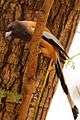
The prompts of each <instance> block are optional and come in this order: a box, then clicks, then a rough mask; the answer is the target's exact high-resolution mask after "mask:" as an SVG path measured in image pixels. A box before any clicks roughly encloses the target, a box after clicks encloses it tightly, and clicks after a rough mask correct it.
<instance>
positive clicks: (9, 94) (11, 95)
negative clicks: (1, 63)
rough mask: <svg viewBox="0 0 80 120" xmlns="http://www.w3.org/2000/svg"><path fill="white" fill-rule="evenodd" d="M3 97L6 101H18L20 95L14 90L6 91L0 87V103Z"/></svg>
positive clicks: (20, 97)
mask: <svg viewBox="0 0 80 120" xmlns="http://www.w3.org/2000/svg"><path fill="white" fill-rule="evenodd" d="M3 98H5V99H6V102H11V103H20V100H21V99H22V95H20V94H19V93H18V92H16V91H8V90H4V89H0V104H1V103H2V99H3Z"/></svg>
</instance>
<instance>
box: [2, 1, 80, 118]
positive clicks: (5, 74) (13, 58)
mask: <svg viewBox="0 0 80 120" xmlns="http://www.w3.org/2000/svg"><path fill="white" fill-rule="evenodd" d="M43 2H44V0H1V1H0V89H2V90H6V91H13V92H14V91H17V92H18V93H20V94H23V93H24V86H25V85H26V87H27V90H28V91H29V90H30V89H32V88H31V86H28V84H27V82H26V78H27V75H26V63H27V58H28V55H29V49H28V45H27V43H25V42H23V41H21V40H19V39H15V40H12V41H7V40H5V37H4V36H5V29H6V26H7V24H8V23H10V22H12V21H14V20H15V19H19V20H25V19H26V20H35V21H36V14H37V12H36V14H35V11H38V10H39V9H40V8H41V7H42V4H43ZM79 15H80V0H65V1H64V0H55V2H54V4H53V6H52V9H51V12H50V15H49V19H48V22H47V26H48V28H49V29H50V30H51V32H52V33H53V34H54V35H55V36H56V37H57V38H59V40H60V41H61V43H62V44H63V46H64V48H65V50H68V49H69V46H70V44H71V41H72V38H73V35H74V32H75V28H76V25H77V22H78V19H79ZM49 63H50V59H48V58H46V57H44V56H43V55H42V54H40V55H39V60H38V70H37V78H38V81H39V82H38V84H37V89H36V90H35V91H33V94H32V97H31V103H30V105H29V109H28V113H27V115H26V116H27V117H26V120H45V117H46V114H47V111H48V108H49V104H50V101H51V99H52V96H53V95H54V92H55V87H56V84H57V78H56V74H55V68H54V70H53V71H51V72H50V74H49V77H48V79H47V82H46V83H45V84H44V79H45V75H46V71H47V69H48V66H49ZM25 83H26V84H25ZM29 85H30V83H29ZM0 97H1V96H0ZM27 98H28V97H27ZM20 105H21V103H17V102H12V101H11V102H10V100H8V96H6V97H5V99H3V97H2V104H0V120H18V116H19V108H20ZM25 107H26V106H25ZM25 114H26V113H25Z"/></svg>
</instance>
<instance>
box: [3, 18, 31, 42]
mask: <svg viewBox="0 0 80 120" xmlns="http://www.w3.org/2000/svg"><path fill="white" fill-rule="evenodd" d="M30 36H31V35H30V34H29V32H28V31H27V28H26V27H25V25H24V24H22V23H21V21H18V20H17V21H14V22H12V23H10V24H9V25H8V26H7V29H6V34H5V37H6V38H7V39H12V38H20V39H22V40H27V38H29V37H30Z"/></svg>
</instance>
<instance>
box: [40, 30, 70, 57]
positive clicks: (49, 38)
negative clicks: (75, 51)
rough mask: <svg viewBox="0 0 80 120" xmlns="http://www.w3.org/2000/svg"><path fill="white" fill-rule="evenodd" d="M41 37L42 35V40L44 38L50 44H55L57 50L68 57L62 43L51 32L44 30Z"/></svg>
mask: <svg viewBox="0 0 80 120" xmlns="http://www.w3.org/2000/svg"><path fill="white" fill-rule="evenodd" d="M42 37H43V39H44V40H46V41H47V42H48V43H50V44H51V45H52V46H55V47H56V48H57V49H58V50H59V52H62V54H65V56H66V57H67V58H69V57H68V55H67V53H66V52H65V50H64V48H63V46H62V44H61V43H60V41H59V40H58V39H57V38H56V37H55V36H54V35H53V34H51V33H49V32H46V31H44V32H43V36H42Z"/></svg>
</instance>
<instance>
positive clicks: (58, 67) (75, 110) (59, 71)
mask: <svg viewBox="0 0 80 120" xmlns="http://www.w3.org/2000/svg"><path fill="white" fill-rule="evenodd" d="M55 67H56V72H57V76H58V78H59V79H60V82H61V86H62V88H63V91H64V92H65V94H66V95H67V98H68V100H69V103H70V106H71V109H72V112H73V116H74V120H76V119H77V117H78V108H77V107H76V105H75V104H74V102H73V100H72V98H71V96H70V93H69V90H68V87H67V85H66V83H65V79H64V76H63V72H62V67H61V64H60V60H59V58H58V59H57V63H56V65H55Z"/></svg>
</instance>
